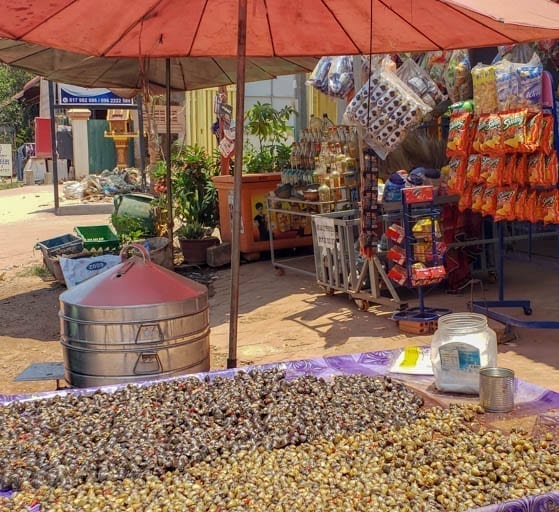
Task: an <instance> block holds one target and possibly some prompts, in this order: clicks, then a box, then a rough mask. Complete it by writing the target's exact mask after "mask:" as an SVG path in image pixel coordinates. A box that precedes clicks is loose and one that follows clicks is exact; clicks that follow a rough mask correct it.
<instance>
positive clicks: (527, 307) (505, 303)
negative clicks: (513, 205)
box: [470, 71, 559, 329]
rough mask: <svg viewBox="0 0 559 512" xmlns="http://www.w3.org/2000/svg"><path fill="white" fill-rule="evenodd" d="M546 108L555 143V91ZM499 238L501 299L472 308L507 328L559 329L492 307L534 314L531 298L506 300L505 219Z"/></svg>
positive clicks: (557, 134) (558, 133)
mask: <svg viewBox="0 0 559 512" xmlns="http://www.w3.org/2000/svg"><path fill="white" fill-rule="evenodd" d="M544 73H546V74H548V78H549V80H550V82H551V90H552V91H555V84H554V80H553V78H552V77H551V74H550V73H549V72H548V71H544ZM544 110H547V111H548V112H550V113H551V114H552V116H553V133H554V140H555V144H557V141H559V138H558V137H559V129H558V123H557V104H556V101H555V93H553V95H552V104H551V105H547V106H544ZM555 151H558V148H557V147H556V148H555ZM496 224H497V238H498V246H497V254H498V256H497V279H498V282H499V299H498V300H495V301H488V300H481V301H472V302H471V306H470V307H471V309H472V311H475V312H476V313H483V314H484V315H486V316H488V317H489V318H492V319H494V320H497V321H498V322H501V323H503V324H505V327H506V329H510V328H511V327H527V328H532V329H559V322H558V321H551V320H532V321H530V320H521V319H519V318H515V317H513V316H511V315H507V314H506V313H500V312H498V311H492V309H491V308H497V309H499V308H522V310H523V311H524V314H525V315H527V316H530V315H531V314H532V306H531V302H530V301H529V300H505V284H504V281H505V276H504V274H505V272H504V260H505V249H506V248H505V230H504V225H505V221H501V222H497V223H496ZM528 240H529V253H530V255H531V253H532V228H531V227H530V232H529V238H528Z"/></svg>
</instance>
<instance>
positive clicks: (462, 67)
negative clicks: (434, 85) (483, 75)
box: [444, 50, 473, 102]
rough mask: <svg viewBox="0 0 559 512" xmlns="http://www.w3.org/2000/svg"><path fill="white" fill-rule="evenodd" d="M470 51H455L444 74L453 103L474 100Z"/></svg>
mask: <svg viewBox="0 0 559 512" xmlns="http://www.w3.org/2000/svg"><path fill="white" fill-rule="evenodd" d="M470 70H471V66H470V58H469V56H468V50H453V51H452V53H451V55H450V59H449V61H448V66H447V67H446V70H445V73H444V81H445V84H446V91H447V93H448V97H449V98H450V99H451V100H452V101H453V102H457V101H463V100H468V99H470V98H472V92H473V91H472V75H471V73H470Z"/></svg>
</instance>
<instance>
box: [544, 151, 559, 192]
mask: <svg viewBox="0 0 559 512" xmlns="http://www.w3.org/2000/svg"><path fill="white" fill-rule="evenodd" d="M544 162H545V166H544V174H543V185H545V186H547V187H556V186H557V180H558V178H559V176H558V174H559V171H558V168H557V153H555V152H554V153H552V154H551V155H549V156H545V157H544Z"/></svg>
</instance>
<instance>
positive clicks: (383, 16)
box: [0, 0, 559, 57]
mask: <svg viewBox="0 0 559 512" xmlns="http://www.w3.org/2000/svg"><path fill="white" fill-rule="evenodd" d="M238 3H239V0H236V1H233V0H230V1H223V0H135V1H134V2H133V3H131V2H128V1H125V0H110V1H109V0H49V1H48V2H45V1H44V0H1V1H0V7H1V10H0V12H1V13H2V16H1V17H0V37H5V38H8V39H24V40H26V41H30V42H34V43H37V44H42V45H45V46H48V47H53V48H60V49H68V50H72V51H77V52H82V53H86V54H88V55H97V56H107V57H136V56H138V55H142V56H153V57H189V56H192V57H208V56H211V57H236V56H237V54H238V44H237V28H238V24H237V20H238ZM371 6H372V13H373V15H372V22H371V15H370V12H371ZM246 12H247V33H246V54H247V56H248V57H270V56H281V57H291V56H299V57H300V56H314V55H338V54H358V53H369V52H371V51H372V52H373V53H394V52H399V51H425V50H436V49H452V48H473V47H482V46H492V45H502V44H510V43H514V42H524V41H533V40H537V39H555V38H559V6H558V5H556V4H554V3H553V2H551V1H550V0H529V1H527V0H523V1H515V2H512V1H510V0H304V1H302V0H248V1H247V11H246ZM371 34H372V38H371Z"/></svg>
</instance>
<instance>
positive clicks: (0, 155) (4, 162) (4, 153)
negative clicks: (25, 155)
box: [0, 144, 13, 178]
mask: <svg viewBox="0 0 559 512" xmlns="http://www.w3.org/2000/svg"><path fill="white" fill-rule="evenodd" d="M12 172H13V167H12V145H11V144H0V176H8V177H9V178H11V177H12Z"/></svg>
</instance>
